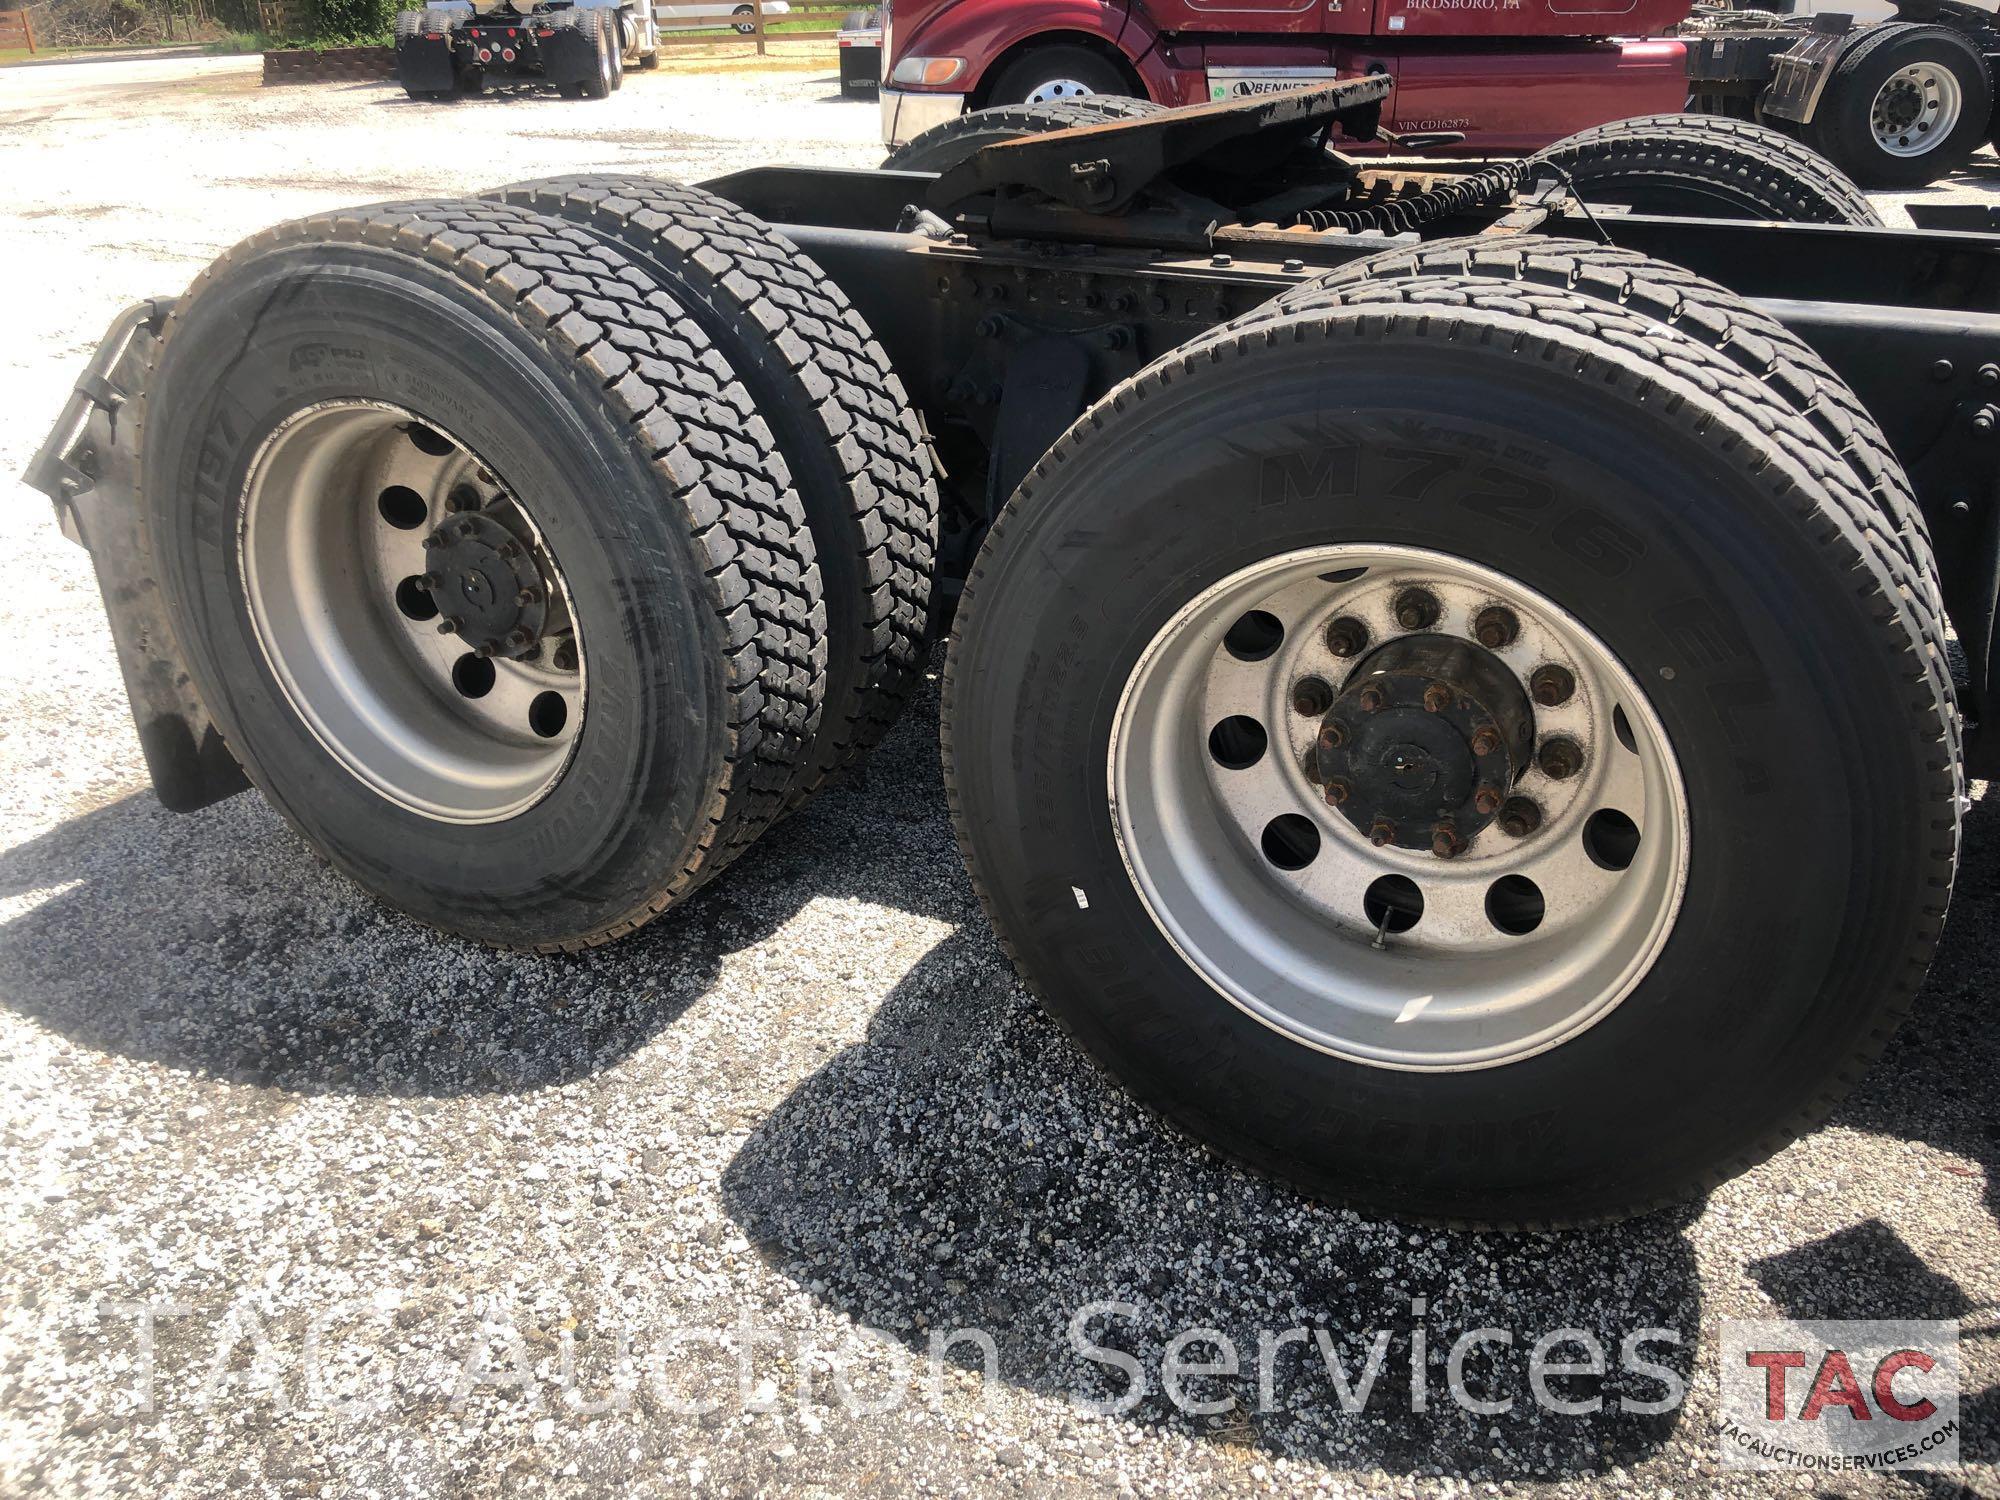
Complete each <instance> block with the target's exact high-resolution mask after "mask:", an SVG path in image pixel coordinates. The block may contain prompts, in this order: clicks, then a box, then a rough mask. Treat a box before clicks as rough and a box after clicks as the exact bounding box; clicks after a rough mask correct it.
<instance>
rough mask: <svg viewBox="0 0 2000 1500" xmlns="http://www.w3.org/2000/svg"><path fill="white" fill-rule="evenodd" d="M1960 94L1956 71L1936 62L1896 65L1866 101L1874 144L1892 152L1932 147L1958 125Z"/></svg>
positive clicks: (1917, 153) (1908, 152)
mask: <svg viewBox="0 0 2000 1500" xmlns="http://www.w3.org/2000/svg"><path fill="white" fill-rule="evenodd" d="M1963 98H1964V95H1963V91H1962V90H1961V89H1960V88H1959V86H1958V78H1957V76H1956V75H1955V74H1954V73H1953V72H1952V71H1951V69H1949V68H1947V67H1945V66H1944V65H1943V64H1941V63H1933V62H1914V63H1911V64H1909V65H1908V66H1907V67H1902V68H1898V69H1897V70H1896V71H1895V72H1893V73H1891V74H1890V75H1889V76H1888V77H1887V78H1885V79H1883V80H1882V87H1880V88H1879V89H1877V90H1876V91H1875V102H1874V103H1873V104H1872V105H1870V106H1869V110H1868V123H1869V128H1870V129H1871V130H1873V131H1874V134H1875V144H1876V145H1877V146H1879V147H1881V148H1882V149H1883V150H1884V151H1886V152H1888V153H1889V154H1890V155H1891V156H1905V157H1907V156H1922V155H1924V154H1925V153H1926V152H1930V151H1935V150H1936V149H1937V148H1938V147H1939V146H1940V145H1942V144H1943V143H1944V142H1945V141H1947V140H1949V139H1951V134H1952V132H1953V131H1954V130H1956V129H1957V128H1958V117H1959V112H1960V110H1961V109H1962V108H1963V103H1962V101H1963Z"/></svg>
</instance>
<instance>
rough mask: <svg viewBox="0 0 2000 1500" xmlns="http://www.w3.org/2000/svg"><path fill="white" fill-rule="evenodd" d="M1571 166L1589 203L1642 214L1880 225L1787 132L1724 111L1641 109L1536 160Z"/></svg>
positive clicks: (1845, 183)
mask: <svg viewBox="0 0 2000 1500" xmlns="http://www.w3.org/2000/svg"><path fill="white" fill-rule="evenodd" d="M1540 161H1546V162H1550V163H1553V164H1554V165H1556V166H1558V167H1561V168H1562V169H1563V171H1564V172H1566V173H1567V174H1568V176H1569V180H1570V182H1572V183H1573V184H1574V185H1575V187H1576V190H1577V192H1578V193H1579V194H1580V195H1581V196H1582V197H1583V199H1584V201H1585V202H1586V203H1616V204H1624V205H1626V206H1628V207H1630V208H1632V209H1634V210H1636V211H1637V212H1639V213H1654V214H1688V215H1694V216H1698V217H1703V218H1717V219H1768V220H1777V221H1784V222H1791V223H1801V224H1880V223H1881V222H1882V219H1881V216H1880V215H1879V214H1877V213H1876V212H1875V210H1874V208H1873V207H1872V206H1871V205H1870V204H1869V202H1868V199H1867V197H1866V196H1864V195H1863V193H1862V192H1861V190H1860V188H1858V187H1857V186H1855V184H1854V183H1852V182H1850V181H1849V180H1848V179H1847V177H1846V176H1845V175H1844V174H1843V173H1842V172H1841V171H1840V169H1839V168H1838V167H1836V166H1835V165H1834V164H1833V163H1832V162H1830V161H1828V160H1826V158H1825V157H1823V156H1821V155H1819V153H1818V152H1815V151H1813V150H1812V149H1811V148H1810V147H1807V146H1804V145H1801V144H1800V143H1799V142H1798V141H1796V140H1793V139H1792V137H1790V136H1788V135H1786V134H1784V133H1783V132H1782V131H1777V130H1772V129H1770V128H1768V127H1767V126H1763V125H1753V124H1752V123H1750V122H1749V121H1748V120H1731V119H1727V118H1725V117H1723V116H1721V115H1698V114H1680V115H1640V116H1638V117H1637V118H1635V119H1630V120H1614V121H1612V122H1611V123H1610V124H1608V125H1597V126H1593V127H1592V128H1591V129H1589V130H1580V131H1578V132H1577V133H1576V134H1575V135H1572V136H1567V137H1565V138H1564V139H1562V140H1560V141H1557V142H1556V143H1555V144H1554V145H1553V146H1549V147H1546V148H1544V149H1543V150H1541V151H1537V152H1536V153H1535V154H1534V156H1532V157H1531V158H1529V165H1530V170H1532V167H1533V164H1534V163H1535V162H1540Z"/></svg>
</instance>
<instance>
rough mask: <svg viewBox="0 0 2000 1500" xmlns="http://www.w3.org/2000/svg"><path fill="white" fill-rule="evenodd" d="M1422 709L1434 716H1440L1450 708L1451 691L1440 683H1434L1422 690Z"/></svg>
mask: <svg viewBox="0 0 2000 1500" xmlns="http://www.w3.org/2000/svg"><path fill="white" fill-rule="evenodd" d="M1424 707H1425V708H1427V709H1429V710H1430V711H1431V712H1432V713H1434V714H1441V713H1443V712H1444V711H1445V710H1446V709H1447V708H1450V707H1451V689H1450V688H1448V687H1446V686H1445V685H1444V684H1443V683H1441V682H1434V683H1432V684H1431V685H1430V686H1429V687H1427V688H1425V689H1424Z"/></svg>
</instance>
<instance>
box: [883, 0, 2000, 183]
mask: <svg viewBox="0 0 2000 1500" xmlns="http://www.w3.org/2000/svg"><path fill="white" fill-rule="evenodd" d="M1786 3H1789V0H1786ZM1696 11H1699V12H1700V14H1698V15H1697V14H1695V12H1696ZM882 16H883V28H884V35H883V88H882V96H881V102H882V127H883V139H884V141H885V143H886V144H888V145H889V146H891V147H892V148H893V147H897V146H901V145H904V144H906V143H907V142H909V141H910V140H912V139H914V138H915V137H916V136H918V135H920V134H922V132H923V131H925V130H927V129H929V128H930V127H932V126H934V125H937V124H939V123H941V122H943V121H945V120H949V119H954V118H956V117H957V116H959V115H960V114H962V113H964V112H965V111H967V110H975V109H983V108H988V107H991V106H994V105H1003V104H1025V103H1033V104H1042V103H1048V102H1053V101H1056V100H1061V99H1069V98H1078V97H1085V96H1089V95H1125V96H1129V97H1132V98H1137V99H1145V100H1150V101H1152V102H1153V103H1155V104H1160V105H1167V106H1173V105H1182V104H1194V103H1200V102H1205V101H1213V100H1220V99H1230V98H1239V97H1243V96H1245V95H1250V94H1258V93H1266V92H1276V91H1279V90H1283V89H1289V88H1296V87H1299V86H1301V85H1305V84H1311V83H1315V82H1324V81H1331V80H1334V79H1340V78H1355V77H1361V76H1365V75H1368V74H1386V75H1387V76H1389V77H1390V78H1391V79H1392V80H1393V81H1394V85H1395V87H1394V91H1393V93H1392V94H1391V95H1390V103H1389V105H1388V108H1387V115H1386V118H1385V119H1384V120H1383V126H1384V131H1385V135H1384V138H1383V140H1382V142H1381V147H1380V149H1388V150H1394V149H1398V148H1399V147H1402V148H1404V149H1415V150H1425V149H1432V150H1450V151H1452V152H1454V153H1457V154H1468V153H1469V154H1475V155H1482V154H1488V153H1491V154H1495V155H1514V154H1521V153H1525V152H1531V151H1536V150H1539V149H1540V148H1542V147H1543V146H1546V145H1548V144H1550V143H1551V142H1553V141H1555V140H1558V139H1560V138H1562V137H1564V136H1567V135H1569V134H1572V133H1574V132H1575V131H1578V130H1583V129H1586V128H1588V127H1590V126H1594V125H1600V124H1604V123H1606V122H1608V121H1612V120H1619V119H1625V118H1630V117H1633V116H1638V115H1648V114H1658V113H1666V112H1670V111H1676V110H1683V109H1693V110H1697V111H1700V112H1703V113H1710V114H1720V115H1726V116H1731V117H1735V118H1740V119H1746V120H1752V121H1755V122H1757V123H1761V124H1764V125H1769V126H1772V127H1774V128H1777V129H1779V130H1782V131H1784V132H1785V133H1787V134H1789V135H1792V136H1794V137H1796V138H1798V139H1800V140H1803V141H1804V142H1806V143H1807V144H1809V145H1811V146H1813V147H1814V148H1816V149H1817V150H1819V151H1820V152H1821V153H1823V154H1824V155H1826V156H1829V157H1830V158H1832V159H1833V160H1834V161H1835V162H1837V163H1838V164H1839V165H1840V166H1842V167H1843V168H1845V169H1846V170H1847V172H1848V173H1850V174H1851V175H1852V176H1853V177H1854V178H1855V179H1856V180H1857V181H1859V182H1861V183H1862V184H1863V185H1865V186H1871V187H1907V186H1916V185H1921V184H1923V183H1926V182H1931V181H1935V180H1936V179H1937V178H1939V177H1942V176H1945V175H1947V174H1948V173H1950V172H1953V171H1956V170H1957V169H1958V168H1959V167H1961V166H1963V165H1964V164H1965V162H1966V160H1967V159H1968V158H1969V157H1970V156H1971V154H1972V153H1973V151H1975V150H1976V149H1977V148H1978V147H1979V146H1980V145H1982V144H1984V143H1985V141H1986V140H1987V139H1988V138H1989V136H1990V135H1991V132H1992V120H1991V117H1992V111H1993V85H1992V61H1993V58H1994V56H1995V55H1996V54H2000V32H1996V30H1995V28H1994V26H1993V19H1994V18H1993V15H1992V13H1991V12H1989V11H1983V10H1981V9H1979V8H1977V7H1975V6H1971V5H1966V4H1960V3H1957V0H1927V3H1926V0H1917V3H1906V4H1903V5H1900V6H1899V7H1898V8H1897V17H1896V19H1892V20H1887V21H1881V22H1876V23H1873V24H1860V25H1857V24H1855V23H1853V22H1852V21H1851V20H1850V19H1849V17H1847V16H1845V15H1837V14H1820V15H1800V16H1789V15H1779V14H1777V13H1775V12H1768V11H1745V10H1740V9H1732V8H1725V7H1719V6H1700V7H1697V6H1693V5H1691V4H1690V3H1689V0H894V3H893V8H892V7H891V6H889V5H885V6H883V7H882ZM1397 137H1406V138H1408V139H1406V140H1403V141H1398V140H1397V139H1396V138H1397Z"/></svg>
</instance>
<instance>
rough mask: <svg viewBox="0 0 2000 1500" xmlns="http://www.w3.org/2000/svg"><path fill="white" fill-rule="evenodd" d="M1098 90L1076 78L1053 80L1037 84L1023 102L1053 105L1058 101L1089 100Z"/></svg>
mask: <svg viewBox="0 0 2000 1500" xmlns="http://www.w3.org/2000/svg"><path fill="white" fill-rule="evenodd" d="M1096 92H1097V90H1095V89H1093V88H1092V87H1091V86H1090V85H1089V84H1087V83H1080V82H1078V81H1077V80H1076V79H1074V78H1051V79H1049V80H1048V82H1046V83H1042V84H1037V85H1036V86H1035V88H1033V89H1032V90H1030V92H1029V94H1028V97H1027V98H1026V99H1025V100H1023V101H1022V102H1023V103H1026V104H1053V103H1055V102H1056V101H1057V100H1058V99H1088V98H1090V97H1091V96H1092V95H1094V94H1095V93H1096Z"/></svg>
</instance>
